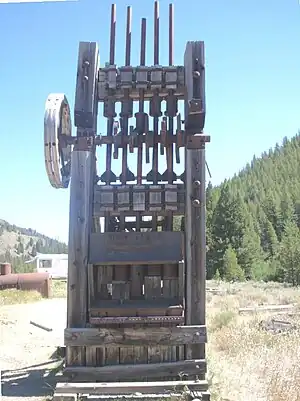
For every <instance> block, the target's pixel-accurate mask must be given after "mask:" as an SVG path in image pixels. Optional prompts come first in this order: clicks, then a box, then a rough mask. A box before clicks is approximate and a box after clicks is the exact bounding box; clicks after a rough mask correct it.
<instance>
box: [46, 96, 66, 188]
mask: <svg viewBox="0 0 300 401" xmlns="http://www.w3.org/2000/svg"><path fill="white" fill-rule="evenodd" d="M71 135H72V123H71V115H70V107H69V103H68V101H67V98H66V96H65V95H64V94H63V93H52V94H50V95H49V96H48V98H47V101H46V105H45V115H44V152H45V165H46V171H47V175H48V178H49V181H50V184H51V185H52V186H53V187H54V188H68V186H69V182H70V177H71V152H72V145H69V144H68V143H67V142H66V141H65V140H63V138H66V137H68V136H71Z"/></svg>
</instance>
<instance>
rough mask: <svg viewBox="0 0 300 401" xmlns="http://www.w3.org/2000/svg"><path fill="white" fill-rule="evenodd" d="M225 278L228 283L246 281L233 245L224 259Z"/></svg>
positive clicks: (227, 250)
mask: <svg viewBox="0 0 300 401" xmlns="http://www.w3.org/2000/svg"><path fill="white" fill-rule="evenodd" d="M223 271H224V278H225V280H227V281H232V280H234V281H242V280H244V279H245V276H244V272H243V270H242V268H241V267H240V266H239V264H238V261H237V257H236V253H235V251H234V249H233V248H232V246H231V245H229V246H228V248H227V249H226V251H225V253H224V257H223Z"/></svg>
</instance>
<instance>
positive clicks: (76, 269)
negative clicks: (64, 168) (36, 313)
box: [66, 150, 95, 365]
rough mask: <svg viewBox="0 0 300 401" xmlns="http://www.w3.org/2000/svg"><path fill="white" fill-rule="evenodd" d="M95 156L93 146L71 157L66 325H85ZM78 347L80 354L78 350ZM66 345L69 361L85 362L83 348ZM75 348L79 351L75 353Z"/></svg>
mask: <svg viewBox="0 0 300 401" xmlns="http://www.w3.org/2000/svg"><path fill="white" fill-rule="evenodd" d="M94 162H95V156H94V152H93V151H92V150H86V151H77V150H74V151H73V153H72V159H71V163H72V164H71V166H72V167H71V177H72V178H71V190H70V221H69V245H68V247H69V258H68V296H67V326H68V327H85V325H86V321H87V316H86V311H87V302H88V299H87V294H88V282H87V281H88V257H87V253H88V237H89V233H90V231H91V222H92V220H91V203H90V199H91V196H92V190H93V173H94ZM77 351H78V354H77ZM77 351H76V350H72V349H67V350H66V364H67V365H70V364H72V363H74V361H76V363H78V360H81V362H82V363H83V361H84V359H85V355H84V349H81V351H80V350H79V349H78V350H77ZM74 352H75V353H76V354H74Z"/></svg>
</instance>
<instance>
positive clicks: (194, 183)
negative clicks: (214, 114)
mask: <svg viewBox="0 0 300 401" xmlns="http://www.w3.org/2000/svg"><path fill="white" fill-rule="evenodd" d="M196 59H197V60H198V64H199V67H200V68H199V69H200V70H201V71H200V78H199V80H198V82H195V80H194V79H193V71H194V70H195V60H196ZM184 65H185V76H186V86H187V96H186V101H185V129H186V130H188V131H189V133H190V134H193V135H194V134H201V132H202V129H203V126H204V119H205V94H204V86H203V85H204V44H203V42H188V43H187V46H186V51H185V56H184ZM202 67H203V70H202ZM205 169H206V165H205V143H203V147H202V148H201V149H197V150H188V149H185V175H186V177H185V184H186V211H185V236H186V243H185V245H186V246H185V251H186V254H185V266H186V289H187V291H186V296H187V302H186V307H187V311H186V312H187V313H186V321H187V324H190V325H196V324H200V325H205V301H206V295H205V293H206V291H205V285H206V227H205V225H206V222H205V200H206V199H205ZM186 350H187V357H188V358H205V346H203V345H202V344H197V345H195V344H194V345H191V346H188V347H187V348H186Z"/></svg>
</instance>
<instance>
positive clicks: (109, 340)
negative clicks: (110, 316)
mask: <svg viewBox="0 0 300 401" xmlns="http://www.w3.org/2000/svg"><path fill="white" fill-rule="evenodd" d="M206 341H207V333H206V327H205V326H177V327H176V326H175V327H172V326H170V327H144V328H141V327H139V328H131V327H125V328H124V327H120V328H80V329H71V328H68V329H65V345H67V346H97V347H100V346H107V345H113V346H122V347H123V346H132V345H137V346H143V345H145V346H146V345H156V344H159V345H169V346H171V345H182V344H201V343H205V342H206Z"/></svg>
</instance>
